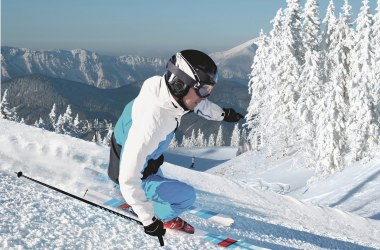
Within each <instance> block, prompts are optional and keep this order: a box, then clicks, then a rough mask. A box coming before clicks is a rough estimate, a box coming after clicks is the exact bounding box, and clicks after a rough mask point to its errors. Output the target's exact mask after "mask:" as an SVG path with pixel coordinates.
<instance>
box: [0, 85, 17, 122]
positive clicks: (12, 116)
mask: <svg viewBox="0 0 380 250" xmlns="http://www.w3.org/2000/svg"><path fill="white" fill-rule="evenodd" d="M7 98H8V89H6V90H4V94H3V98H2V99H1V102H0V118H1V119H7V120H11V121H17V120H18V117H17V112H16V108H10V107H9V103H8V100H7Z"/></svg>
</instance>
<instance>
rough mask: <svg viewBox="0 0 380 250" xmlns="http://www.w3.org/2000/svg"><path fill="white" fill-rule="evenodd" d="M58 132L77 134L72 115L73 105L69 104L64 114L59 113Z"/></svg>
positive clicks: (56, 126)
mask: <svg viewBox="0 0 380 250" xmlns="http://www.w3.org/2000/svg"><path fill="white" fill-rule="evenodd" d="M55 128H56V132H57V133H59V134H65V135H70V136H75V132H76V130H75V127H74V121H73V117H72V111H71V106H70V105H68V106H67V108H66V111H65V113H64V114H63V115H59V117H58V119H57V123H56V125H55Z"/></svg>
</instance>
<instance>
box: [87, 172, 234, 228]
mask: <svg viewBox="0 0 380 250" xmlns="http://www.w3.org/2000/svg"><path fill="white" fill-rule="evenodd" d="M85 171H86V172H87V173H89V174H90V175H92V176H94V177H95V179H96V180H98V181H101V182H109V183H110V182H111V181H110V179H109V178H108V176H107V175H106V174H103V173H101V172H99V171H96V170H94V169H91V168H88V167H86V168H85ZM114 186H115V189H117V190H118V191H119V185H116V184H115V185H114ZM119 195H120V196H121V194H120V193H119ZM187 212H189V213H190V214H193V215H195V216H197V217H199V218H202V219H205V220H209V221H212V222H215V223H217V224H219V225H222V226H225V227H230V226H231V225H232V224H233V223H234V222H235V221H234V219H232V218H231V217H229V216H227V215H224V214H221V213H217V212H214V211H211V210H207V209H200V208H197V207H195V206H192V207H190V208H189V209H188V211H187Z"/></svg>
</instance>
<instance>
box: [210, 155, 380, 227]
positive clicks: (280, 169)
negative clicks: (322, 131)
mask: <svg viewBox="0 0 380 250" xmlns="http://www.w3.org/2000/svg"><path fill="white" fill-rule="evenodd" d="M377 152H378V154H377V155H376V156H375V157H374V158H373V159H372V160H370V161H368V162H359V163H355V164H353V165H351V166H348V167H347V168H346V169H344V170H343V171H342V172H337V173H336V174H334V175H333V176H331V177H329V178H328V179H324V180H315V181H313V182H311V183H309V184H308V180H309V179H310V178H311V177H313V175H314V172H313V171H312V170H311V169H308V168H305V165H306V164H305V161H304V160H302V157H300V156H299V155H298V154H294V155H292V156H289V157H286V158H282V159H276V158H275V157H272V158H267V157H265V155H266V153H265V152H247V153H245V154H243V155H241V156H239V157H236V158H233V159H231V160H230V161H226V162H224V163H223V164H220V165H218V166H217V167H215V168H212V169H210V170H208V172H209V173H212V174H215V175H218V176H226V177H228V178H230V179H232V180H235V181H237V182H240V183H246V184H247V185H249V186H251V187H256V188H260V189H262V190H266V189H269V190H272V191H275V192H277V193H282V194H284V193H286V194H288V195H290V196H292V197H295V198H297V199H300V200H302V201H305V202H311V203H314V204H317V205H323V206H329V207H334V208H339V209H342V210H344V211H346V212H352V213H355V214H358V215H360V216H363V217H367V218H372V219H377V220H380V149H379V150H378V151H377Z"/></svg>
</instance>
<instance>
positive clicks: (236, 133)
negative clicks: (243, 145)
mask: <svg viewBox="0 0 380 250" xmlns="http://www.w3.org/2000/svg"><path fill="white" fill-rule="evenodd" d="M239 145H240V129H239V124H238V123H236V124H235V127H234V130H233V131H232V135H231V146H232V147H238V146H239Z"/></svg>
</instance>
